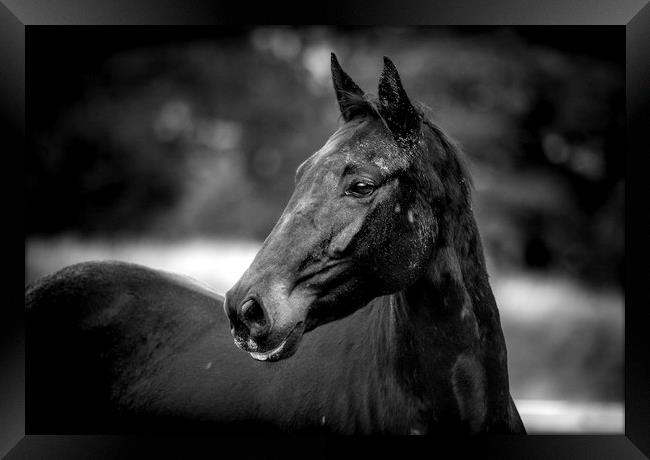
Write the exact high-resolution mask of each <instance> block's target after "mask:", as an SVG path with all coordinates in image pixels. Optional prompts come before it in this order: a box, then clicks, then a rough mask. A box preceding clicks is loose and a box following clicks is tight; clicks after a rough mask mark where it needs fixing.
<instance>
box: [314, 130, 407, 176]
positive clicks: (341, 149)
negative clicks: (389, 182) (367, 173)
mask: <svg viewBox="0 0 650 460" xmlns="http://www.w3.org/2000/svg"><path fill="white" fill-rule="evenodd" d="M313 160H314V164H315V165H316V166H317V167H318V166H322V167H325V168H326V169H328V170H330V171H331V170H335V169H337V167H338V168H343V167H345V166H346V165H349V164H357V165H359V166H361V165H364V164H368V165H373V166H375V167H377V168H378V169H379V170H381V171H382V172H384V173H387V174H388V173H391V172H394V171H397V170H400V169H406V168H407V167H408V164H409V158H408V156H407V155H406V154H405V153H404V152H403V151H401V149H400V148H399V147H397V145H395V144H394V143H392V142H391V141H390V140H388V139H385V138H383V137H379V136H377V137H372V136H364V137H361V138H359V137H357V138H353V139H349V140H348V141H347V142H345V141H343V142H341V141H339V142H337V141H333V142H328V143H327V144H325V146H323V148H322V149H320V150H319V151H318V152H316V154H315V155H314V158H313Z"/></svg>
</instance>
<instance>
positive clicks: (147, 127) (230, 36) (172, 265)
mask: <svg viewBox="0 0 650 460" xmlns="http://www.w3.org/2000/svg"><path fill="white" fill-rule="evenodd" d="M61 29H62V28H57V29H56V30H53V29H50V28H43V27H41V28H30V30H28V34H27V88H28V91H27V127H28V139H29V142H30V144H29V146H28V152H27V156H26V160H25V168H26V176H27V182H26V201H27V212H26V223H25V224H26V236H25V283H26V284H27V283H29V282H31V281H33V280H34V279H36V278H38V277H40V276H42V275H45V274H47V273H51V272H53V271H55V270H58V269H59V268H62V267H64V266H66V265H69V264H72V263H75V262H79V261H83V260H97V259H120V260H127V261H133V262H137V263H142V264H145V265H149V266H152V267H158V268H162V269H167V270H171V271H175V272H180V273H183V274H186V275H189V276H192V277H194V278H196V279H198V280H201V281H204V282H206V283H208V284H210V285H211V286H213V287H214V288H215V289H216V290H217V291H219V292H225V291H226V290H227V289H228V288H229V287H230V286H231V285H232V284H234V282H235V281H236V280H237V279H238V278H239V276H240V275H241V273H243V271H244V270H245V268H246V267H247V266H248V264H249V263H250V261H251V260H252V258H253V256H254V255H255V253H256V251H257V249H258V248H259V246H260V244H261V242H262V240H263V239H264V238H265V237H266V235H267V234H268V233H269V231H270V230H271V228H272V227H273V225H274V223H275V221H276V219H277V218H278V217H279V215H280V213H281V212H282V209H283V208H284V205H285V203H286V202H287V200H288V198H289V196H290V195H291V192H292V189H293V176H294V171H295V168H296V167H297V166H298V164H300V163H301V162H302V161H303V160H304V159H305V158H306V157H307V156H308V155H310V154H311V153H313V152H314V151H316V150H318V149H319V148H320V147H321V146H322V145H323V144H324V142H325V141H326V140H327V138H328V137H329V135H330V134H331V133H332V132H333V131H334V130H335V129H336V127H337V126H338V124H339V123H340V118H339V111H338V106H337V103H336V99H335V97H334V93H333V89H332V84H331V77H330V59H329V54H330V52H332V51H334V52H335V53H336V54H337V56H338V58H339V60H340V62H341V64H342V65H343V68H344V69H345V70H346V71H347V72H348V73H349V74H350V75H351V76H352V78H353V79H354V80H355V81H356V82H357V83H358V84H359V85H360V86H361V87H362V88H363V89H364V90H366V91H368V92H372V93H376V91H377V81H378V77H379V74H380V72H381V66H382V56H384V55H386V56H389V57H390V58H391V59H392V60H393V61H394V62H395V64H396V65H397V68H398V69H399V71H400V74H401V76H402V81H403V83H404V86H405V88H406V91H407V92H408V94H409V96H410V97H411V98H413V99H416V100H419V101H422V102H424V103H426V104H428V105H429V106H430V107H432V108H433V110H434V112H435V114H436V120H435V121H436V122H437V123H438V124H439V125H440V126H441V127H442V128H443V129H444V130H446V131H447V132H448V133H449V134H450V135H451V136H452V137H454V138H455V139H456V140H458V141H459V142H460V144H461V145H462V147H463V149H464V151H465V152H466V154H467V156H468V157H469V160H470V164H471V169H472V172H473V176H474V180H475V191H474V212H475V215H476V218H477V221H478V225H479V228H480V230H481V234H482V238H483V241H484V245H485V250H486V258H487V262H488V267H489V272H490V279H491V283H492V287H493V290H494V294H495V296H496V299H497V303H498V305H499V309H500V312H501V320H502V324H503V329H504V334H505V337H506V342H507V345H508V361H509V370H510V381H511V392H512V395H513V397H514V398H515V400H516V402H517V406H518V408H519V410H520V413H521V415H522V418H523V420H524V423H525V424H526V426H527V428H528V430H529V432H531V433H536V432H537V433H544V432H546V433H550V432H566V433H574V432H588V433H622V432H623V430H624V427H623V369H624V367H623V366H624V363H623V344H624V341H623V338H624V331H623V317H624V304H623V292H624V279H623V252H624V237H623V235H624V227H623V213H624V180H625V178H624V162H623V152H624V151H623V148H624V142H623V140H624V137H623V135H624V131H623V130H624V67H623V65H624V56H625V55H624V45H625V36H624V30H623V29H621V28H616V27H585V26H581V27H574V28H566V27H543V28H540V27H523V28H522V27H518V28H512V27H504V28H498V27H481V28H477V27H472V28H467V27H463V28H441V27H435V28H329V27H301V28H289V27H273V28H268V27H263V28H231V27H229V28H214V27H212V28H207V29H206V28H199V29H197V28H192V29H182V28H181V29H179V28H164V27H157V28H147V29H139V30H138V29H133V28H129V27H120V28H112V29H103V28H93V29H84V28H80V27H75V28H67V29H65V30H61Z"/></svg>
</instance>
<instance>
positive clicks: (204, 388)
mask: <svg viewBox="0 0 650 460" xmlns="http://www.w3.org/2000/svg"><path fill="white" fill-rule="evenodd" d="M223 300H224V299H223V297H222V296H221V295H219V294H217V293H215V292H213V291H211V290H210V289H209V288H207V287H205V286H202V285H200V284H198V283H197V282H195V281H193V280H191V279H189V278H186V277H183V276H180V275H174V274H170V273H166V272H162V271H158V270H154V269H150V268H146V267H143V266H139V265H135V264H128V263H123V262H87V263H82V264H77V265H73V266H70V267H67V268H65V269H63V270H61V271H59V272H57V273H55V274H53V275H50V276H47V277H44V278H42V279H40V280H38V281H37V282H36V283H34V284H33V285H31V286H28V287H27V288H26V352H27V356H26V358H27V359H26V365H27V368H26V396H27V407H26V415H27V420H26V421H27V428H28V431H30V432H32V433H38V432H49V433H51V432H57V433H73V432H76V433H79V432H85V433H88V432H97V433H106V432H131V431H152V432H153V431H160V430H161V429H162V430H164V429H166V428H169V429H174V430H177V429H179V428H183V429H184V428H187V429H191V430H193V431H196V430H197V429H200V425H201V424H202V422H204V421H205V422H210V423H213V422H214V420H209V419H210V417H211V416H212V414H214V413H215V411H214V406H215V405H219V411H218V413H219V414H220V416H221V417H222V419H223V421H224V423H228V424H229V425H230V426H232V423H235V424H236V422H237V417H241V416H243V415H246V413H247V407H246V401H242V400H241V397H238V394H245V393H246V392H239V393H238V392H237V385H238V384H239V382H242V381H244V382H245V381H246V372H247V369H248V367H250V365H249V364H248V362H249V361H251V360H250V359H249V358H248V357H247V356H246V355H245V354H244V353H241V352H238V350H237V349H236V348H235V347H234V345H233V343H232V338H231V336H230V333H229V328H228V325H227V319H226V317H225V315H224V314H223V310H222V308H223ZM225 367H227V368H228V369H227V372H225V371H224V368H225ZM189 387H192V388H191V390H189V391H188V388H189ZM190 420H192V422H191V423H190V422H189V421H190Z"/></svg>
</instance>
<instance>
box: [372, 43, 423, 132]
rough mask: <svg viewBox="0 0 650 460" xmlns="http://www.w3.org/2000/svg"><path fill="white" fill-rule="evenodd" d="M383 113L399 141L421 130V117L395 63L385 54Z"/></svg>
mask: <svg viewBox="0 0 650 460" xmlns="http://www.w3.org/2000/svg"><path fill="white" fill-rule="evenodd" d="M379 104H380V106H381V115H382V117H383V118H384V120H386V123H387V124H388V127H389V128H390V130H391V132H392V133H393V135H394V136H395V138H396V139H397V140H398V141H408V140H409V139H414V138H415V137H416V136H417V134H418V133H419V130H420V117H419V115H418V113H417V111H416V110H415V107H413V104H411V101H410V100H409V98H408V96H407V95H406V91H404V87H403V86H402V81H401V80H400V78H399V74H398V73H397V69H396V68H395V64H393V62H392V61H391V60H390V59H388V58H387V57H386V56H384V70H383V71H382V72H381V76H380V77H379Z"/></svg>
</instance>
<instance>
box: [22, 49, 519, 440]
mask: <svg viewBox="0 0 650 460" xmlns="http://www.w3.org/2000/svg"><path fill="white" fill-rule="evenodd" d="M331 71H332V81H333V86H334V92H335V95H336V98H337V101H338V105H339V109H340V112H341V118H342V120H341V121H342V123H341V126H340V127H339V128H338V129H337V130H336V131H335V132H334V134H332V136H331V137H330V138H329V140H327V142H326V143H325V145H324V146H323V147H322V148H320V149H319V150H318V151H316V152H315V153H314V154H313V155H311V156H310V157H309V158H307V159H306V160H305V161H304V162H303V163H302V164H301V165H300V166H299V167H298V169H297V171H296V177H295V189H294V192H293V195H292V196H291V198H290V199H289V202H288V203H287V205H286V208H285V209H284V211H283V213H282V214H281V216H280V218H279V220H278V221H277V223H276V225H275V226H274V227H273V229H272V231H271V233H270V234H269V235H268V237H267V238H266V240H265V241H264V243H263V245H262V246H261V249H260V250H259V252H258V253H257V255H256V256H255V258H254V260H253V261H252V263H251V265H250V266H249V267H248V269H247V270H246V271H245V273H244V274H243V275H242V276H241V278H240V279H239V281H238V282H237V283H236V284H235V285H234V286H233V287H232V288H231V289H230V290H229V291H228V292H227V293H226V294H225V296H222V295H220V294H218V293H216V292H214V291H213V290H212V289H210V288H209V287H208V286H204V285H202V284H201V283H199V282H196V281H194V280H192V279H190V278H187V277H184V276H181V275H176V274H171V273H167V272H163V271H159V270H155V269H152V268H147V267H144V266H140V265H136V264H130V263H125V262H118V261H98V262H84V263H81V264H76V265H72V266H69V267H66V268H64V269H62V270H61V271H59V272H57V273H54V274H52V275H49V276H46V277H44V278H42V279H40V280H38V281H37V282H35V283H34V284H33V285H31V286H28V287H27V288H26V326H27V327H26V333H27V337H26V339H27V343H26V352H27V353H26V369H27V373H26V380H27V381H26V395H27V407H26V409H27V410H26V415H27V418H26V422H27V425H26V426H27V431H28V432H30V433H39V432H41V433H42V432H47V433H60V434H63V433H80V432H82V433H133V432H136V433H142V432H146V433H160V432H197V431H198V432H213V433H214V432H218V433H240V434H241V433H332V434H370V433H376V434H435V433H467V434H479V433H522V434H523V433H525V428H524V426H523V424H522V421H521V418H520V416H519V414H518V412H517V408H516V406H515V404H514V402H513V399H512V397H511V395H510V390H509V381H508V368H507V354H506V345H505V340H504V336H503V332H502V329H501V325H500V319H499V311H498V309H497V305H496V302H495V299H494V296H493V294H492V291H491V288H490V284H489V281H488V274H487V270H486V265H485V260H484V255H483V250H482V245H481V238H480V235H479V231H478V228H477V225H476V222H475V219H474V217H473V212H472V205H471V190H472V183H471V179H470V176H469V172H468V167H467V164H466V161H465V160H464V156H463V154H462V153H461V151H460V149H459V147H458V146H457V145H456V143H455V142H453V141H452V140H450V138H449V137H448V136H447V135H446V134H445V133H444V132H443V131H442V130H441V128H439V127H438V126H437V125H436V124H435V123H433V121H432V115H431V110H430V109H429V108H428V107H426V106H425V105H424V104H421V103H419V102H413V101H411V100H410V99H409V97H408V96H407V94H406V91H405V89H404V87H403V85H402V82H401V79H400V76H399V74H398V72H397V69H396V67H395V65H394V64H393V62H392V61H391V60H390V59H388V58H386V57H385V58H384V66H383V70H382V72H381V75H380V78H379V85H378V93H377V95H372V94H369V93H365V92H364V91H362V90H361V88H360V87H359V86H358V85H357V84H356V83H355V82H354V81H353V80H352V79H351V77H350V76H349V75H348V74H347V73H345V71H344V70H343V69H342V68H341V66H340V64H339V62H338V60H337V58H336V56H335V55H334V54H333V53H332V55H331ZM233 342H234V343H233Z"/></svg>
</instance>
